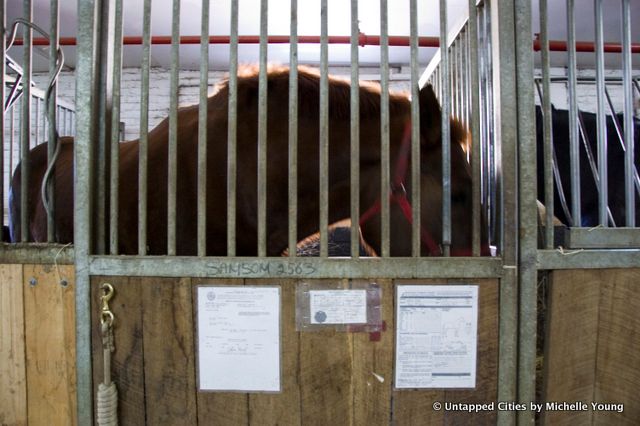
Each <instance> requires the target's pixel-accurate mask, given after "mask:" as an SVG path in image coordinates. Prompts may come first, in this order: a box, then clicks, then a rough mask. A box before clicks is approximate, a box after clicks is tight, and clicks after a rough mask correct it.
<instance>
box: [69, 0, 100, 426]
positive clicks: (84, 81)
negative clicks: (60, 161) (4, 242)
mask: <svg viewBox="0 0 640 426" xmlns="http://www.w3.org/2000/svg"><path fill="white" fill-rule="evenodd" d="M97 17H98V13H97V7H96V3H95V1H93V0H80V1H78V46H77V54H78V60H77V65H76V66H77V67H76V71H77V74H76V75H77V79H76V102H75V104H76V108H77V111H78V117H77V124H78V126H77V137H76V140H75V146H74V153H75V158H74V160H75V179H74V197H75V199H76V200H83V201H84V200H87V202H78V203H76V205H75V207H74V210H75V214H74V254H75V271H76V291H75V293H76V297H75V310H76V377H77V386H76V390H77V392H76V395H77V410H78V417H77V422H78V424H81V425H87V424H91V423H92V422H93V404H92V399H93V398H92V395H93V384H92V371H91V311H90V308H91V301H90V294H91V291H90V290H91V289H90V286H89V284H90V281H89V255H90V254H91V253H90V250H91V246H90V245H91V230H92V226H91V221H92V215H91V209H92V203H91V199H92V194H93V177H92V170H91V169H92V167H91V166H92V164H93V158H92V156H93V153H92V147H91V143H92V140H94V138H95V121H96V117H97V111H96V108H95V106H96V105H95V102H94V96H96V87H95V86H96V76H95V73H94V66H95V60H96V53H97V52H96V51H97V49H96V43H97V35H96V28H95V25H96V21H97Z"/></svg>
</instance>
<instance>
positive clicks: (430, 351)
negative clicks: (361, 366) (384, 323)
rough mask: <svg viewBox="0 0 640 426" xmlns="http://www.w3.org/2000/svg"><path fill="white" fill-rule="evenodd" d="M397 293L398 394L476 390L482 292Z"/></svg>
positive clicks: (418, 289) (449, 288) (470, 288)
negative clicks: (405, 391) (410, 390)
mask: <svg viewBox="0 0 640 426" xmlns="http://www.w3.org/2000/svg"><path fill="white" fill-rule="evenodd" d="M396 291H397V293H396V324H397V325H396V383H395V386H396V388H474V387H475V385H476V352H477V340H478V339H477V329H478V286H477V285H399V286H397V290H396Z"/></svg>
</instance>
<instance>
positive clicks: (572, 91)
mask: <svg viewBox="0 0 640 426" xmlns="http://www.w3.org/2000/svg"><path fill="white" fill-rule="evenodd" d="M574 9H575V0H567V52H568V53H567V54H568V61H569V63H568V71H567V72H568V78H569V148H570V151H569V152H570V155H569V162H570V164H569V167H570V169H571V218H572V219H573V220H572V223H570V224H569V225H570V226H580V225H581V224H582V211H581V210H582V209H581V207H580V204H581V199H580V198H581V195H580V139H579V135H578V99H577V87H578V83H577V78H576V23H575V17H574Z"/></svg>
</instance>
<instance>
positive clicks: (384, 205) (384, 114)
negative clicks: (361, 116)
mask: <svg viewBox="0 0 640 426" xmlns="http://www.w3.org/2000/svg"><path fill="white" fill-rule="evenodd" d="M388 15H389V12H388V4H387V0H380V64H381V68H380V150H381V153H380V162H381V164H380V168H381V173H380V207H381V209H380V224H381V228H382V229H381V236H382V238H381V240H382V245H381V251H382V253H381V255H382V257H389V254H390V244H389V237H390V230H389V182H391V160H390V158H389V22H388V20H389V18H388Z"/></svg>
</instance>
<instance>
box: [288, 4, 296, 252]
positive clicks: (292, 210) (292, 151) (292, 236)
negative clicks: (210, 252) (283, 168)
mask: <svg viewBox="0 0 640 426" xmlns="http://www.w3.org/2000/svg"><path fill="white" fill-rule="evenodd" d="M289 49H290V50H289V65H290V68H289V256H290V257H295V256H296V254H297V253H296V246H297V243H298V0H291V22H290V44H289Z"/></svg>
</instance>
